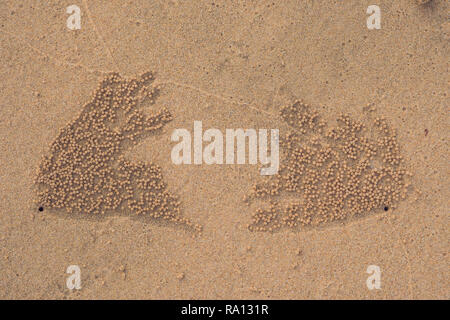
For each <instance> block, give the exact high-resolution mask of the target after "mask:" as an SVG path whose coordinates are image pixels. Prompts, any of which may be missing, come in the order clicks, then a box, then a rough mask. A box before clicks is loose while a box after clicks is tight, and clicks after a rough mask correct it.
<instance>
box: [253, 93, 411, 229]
mask: <svg viewBox="0 0 450 320" xmlns="http://www.w3.org/2000/svg"><path fill="white" fill-rule="evenodd" d="M280 115H281V117H282V119H283V120H284V121H285V122H286V123H287V124H288V125H289V127H290V128H291V131H290V132H289V133H288V134H286V135H285V136H284V137H283V138H281V139H280V150H281V159H280V170H279V172H278V174H277V175H275V176H273V177H270V178H267V180H264V181H262V182H258V183H256V184H255V185H254V186H253V189H252V190H251V191H250V193H249V194H248V195H247V196H246V197H244V201H246V202H247V203H248V204H250V203H252V202H256V200H257V199H265V200H267V201H268V203H269V204H268V205H267V206H263V207H260V208H258V209H256V212H255V213H254V214H253V216H252V221H251V223H250V224H249V226H248V228H249V229H250V230H252V231H275V230H278V229H280V228H283V227H288V228H296V227H301V226H317V225H321V224H326V223H330V222H332V221H339V220H346V219H348V218H350V217H355V216H361V215H364V214H368V213H373V212H377V211H389V210H391V209H392V208H394V207H395V206H396V205H397V203H398V202H399V201H401V200H402V199H404V198H405V197H406V195H407V192H408V186H409V183H408V182H407V181H408V176H409V175H410V174H409V173H408V172H407V171H406V170H405V167H404V161H403V158H402V156H401V154H400V147H399V145H398V142H397V138H396V133H395V131H394V130H393V129H392V128H391V127H390V126H389V124H388V122H387V120H386V119H384V118H381V117H379V118H376V119H372V121H366V122H363V121H360V120H356V119H353V118H352V117H351V116H350V115H348V114H341V115H340V116H339V117H338V118H337V119H336V120H337V121H336V123H337V125H336V126H334V127H328V125H327V123H326V122H325V121H324V120H322V119H321V117H320V114H319V112H318V111H316V110H315V109H314V108H313V107H311V106H309V105H307V104H305V103H303V102H301V101H297V102H295V103H293V104H292V105H289V106H286V107H283V108H281V110H280Z"/></svg>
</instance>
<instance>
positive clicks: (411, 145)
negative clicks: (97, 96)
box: [0, 0, 450, 299]
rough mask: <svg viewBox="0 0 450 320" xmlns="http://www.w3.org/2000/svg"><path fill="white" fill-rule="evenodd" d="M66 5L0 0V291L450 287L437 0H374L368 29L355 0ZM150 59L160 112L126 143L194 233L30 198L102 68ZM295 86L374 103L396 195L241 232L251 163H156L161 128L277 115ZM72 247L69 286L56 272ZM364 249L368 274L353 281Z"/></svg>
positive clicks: (342, 292)
mask: <svg viewBox="0 0 450 320" xmlns="http://www.w3.org/2000/svg"><path fill="white" fill-rule="evenodd" d="M19 3H20V4H19ZM274 3H275V4H274ZM72 4H74V3H73V2H72V1H52V4H51V5H48V4H45V2H36V1H20V2H17V1H2V2H1V3H0V41H1V44H0V52H1V54H0V58H1V64H2V69H1V75H0V79H1V82H0V85H1V91H0V92H1V95H0V99H1V100H0V124H1V125H0V137H1V138H0V152H1V157H0V159H1V162H0V187H1V189H0V197H1V198H0V272H1V277H0V298H6V299H13V298H20V299H27V298H42V299H50V298H57V299H78V298H83V299H86V298H87V299H91V298H147V299H157V298H163V299H164V298H167V299H174V298H186V299H189V298H194V299H197V298H219V299H222V298H235V299H240V298H252V299H260V298H262V299H265V298H269V299H299V298H325V299H329V298H333V299H335V298H345V299H347V298H358V299H360V298H362V299H389V298H395V299H406V298H414V299H424V298H434V299H448V298H449V297H450V295H449V278H448V269H449V258H448V255H447V252H448V241H449V232H448V226H449V220H448V211H447V210H448V203H449V201H448V198H449V196H450V195H449V181H448V180H449V179H448V177H449V171H448V157H449V152H448V138H449V137H448V127H449V118H448V103H449V99H448V80H449V79H448V61H447V60H448V56H449V50H448V43H449V32H450V27H449V22H448V2H447V1H444V0H436V1H432V2H431V3H430V4H427V5H425V6H418V5H416V4H415V2H414V1H411V0H401V1H394V2H393V1H384V0H383V1H378V3H377V4H378V5H379V6H380V8H381V10H382V28H381V30H372V31H371V30H368V29H367V28H366V17H367V14H366V9H367V6H368V5H371V4H373V3H372V2H369V1H356V0H352V1H338V3H337V4H335V3H334V2H330V1H314V2H310V1H283V4H282V5H281V4H278V3H277V2H273V1H217V0H215V1H214V4H213V2H212V1H208V2H206V1H205V2H202V1H192V2H189V1H166V0H164V1H151V2H148V1H139V2H131V1H127V2H125V1H118V0H114V1H107V2H104V1H102V2H100V1H78V3H77V4H78V5H79V6H80V8H81V10H82V28H81V30H79V31H69V30H68V29H67V28H66V23H65V20H66V18H67V16H68V15H67V14H66V13H65V8H66V7H67V6H69V5H72ZM148 69H150V70H153V71H155V72H156V76H157V81H159V82H160V83H162V90H161V96H160V98H159V99H158V102H157V104H158V105H159V106H167V107H168V108H169V109H170V110H171V111H172V113H173V114H174V120H173V121H172V122H170V123H168V124H167V126H166V127H164V129H163V133H162V134H161V135H157V136H154V137H150V138H148V139H147V140H146V141H145V142H144V143H142V144H141V145H139V146H138V147H136V148H135V149H134V150H133V151H132V152H129V155H128V156H129V158H130V159H133V160H145V161H148V162H155V163H157V164H159V165H161V166H162V169H163V173H164V176H165V179H166V181H167V182H168V184H169V189H170V190H171V191H172V192H174V193H176V194H178V195H179V197H180V198H181V200H182V206H183V207H184V215H185V216H186V217H188V218H189V219H192V221H195V222H196V223H200V224H202V225H203V229H204V231H203V233H202V235H201V236H198V237H192V233H190V232H188V231H186V230H183V229H182V228H178V227H176V226H175V227H174V226H172V225H165V224H160V223H152V222H148V221H143V220H142V219H133V218H130V217H127V216H124V215H120V213H118V214H117V215H113V216H106V217H86V218H81V217H79V216H76V217H73V216H70V215H68V214H64V213H62V212H56V213H50V212H48V211H44V212H43V213H39V212H38V211H37V208H36V207H35V205H34V203H33V199H34V198H35V194H34V187H33V184H32V182H33V177H34V174H35V170H36V168H37V166H38V164H39V163H40V160H41V157H42V155H43V154H45V153H46V152H47V151H48V144H49V143H51V142H52V141H53V140H54V139H55V137H56V135H57V133H58V130H59V129H60V128H62V127H63V126H65V125H66V124H67V123H68V122H69V121H71V120H72V119H74V117H75V116H76V115H77V114H78V113H79V111H80V109H81V107H82V105H83V104H84V103H85V102H86V101H87V100H88V99H89V95H90V93H91V91H92V90H93V89H94V88H95V86H96V85H97V82H98V81H99V80H100V79H101V78H102V77H103V73H105V72H108V71H113V70H115V71H120V72H121V73H122V74H124V75H129V76H135V75H137V74H139V73H140V72H142V71H145V70H148ZM295 98H301V99H303V100H304V101H305V102H307V103H309V104H311V105H315V106H320V105H326V106H327V107H328V108H329V110H330V111H329V113H328V116H329V118H330V119H333V117H335V116H336V115H337V114H338V113H339V112H341V111H344V112H349V113H351V114H353V115H355V116H358V115H359V114H360V113H361V112H362V109H363V107H364V106H365V105H367V104H368V103H374V106H375V108H376V111H375V113H376V114H377V115H383V116H385V117H386V118H387V119H388V120H389V121H390V122H391V123H392V125H393V126H394V127H395V128H397V130H398V140H399V143H400V145H401V147H402V152H403V155H404V157H405V161H406V164H407V168H408V170H409V171H411V172H413V173H414V177H413V185H414V189H413V191H412V192H411V193H410V195H409V197H408V199H407V200H406V201H404V202H401V203H400V205H399V208H398V209H396V210H395V211H394V212H389V213H388V214H387V215H384V214H381V215H380V214H376V215H371V216H370V217H367V218H364V219H359V220H355V221H350V222H344V223H340V224H334V225H331V226H326V227H319V228H313V229H310V230H307V231H302V230H300V231H292V230H282V231H280V232H276V233H273V234H272V233H252V232H249V231H248V230H247V229H246V224H247V223H249V222H250V218H251V210H249V208H248V207H247V206H246V205H245V204H244V203H243V202H242V197H243V196H244V195H245V194H246V193H247V192H248V190H249V189H250V187H251V185H252V184H253V183H254V182H255V181H256V179H258V178H259V175H258V171H257V168H256V167H255V166H249V165H244V166H201V167H196V166H193V165H192V166H175V165H173V164H172V163H171V162H170V151H171V146H172V145H173V144H172V143H171V142H170V134H171V132H172V131H173V130H174V129H175V128H191V127H192V125H193V121H194V120H202V121H203V126H204V127H205V128H209V127H214V128H219V129H221V130H224V129H225V128H237V127H249V128H276V127H277V128H280V130H281V131H283V130H285V129H287V128H286V126H285V124H283V122H282V121H281V120H280V119H279V117H277V116H276V114H277V113H278V110H279V107H280V106H281V105H284V104H286V103H289V102H292V101H293V99H295ZM258 110H260V111H258ZM261 111H264V112H261ZM267 113H269V114H267ZM270 114H273V115H275V116H270ZM299 252H300V254H299ZM71 264H77V265H79V266H80V267H81V272H82V289H81V290H79V291H76V290H75V291H74V292H70V291H69V290H68V289H67V288H66V286H65V281H66V277H67V276H68V275H67V274H66V273H65V271H66V268H67V266H68V265H71ZM372 264H374V265H378V266H380V268H381V271H382V280H381V281H382V289H381V290H373V291H369V290H368V289H367V287H366V283H365V282H366V278H367V276H368V274H366V268H367V267H368V266H369V265H372Z"/></svg>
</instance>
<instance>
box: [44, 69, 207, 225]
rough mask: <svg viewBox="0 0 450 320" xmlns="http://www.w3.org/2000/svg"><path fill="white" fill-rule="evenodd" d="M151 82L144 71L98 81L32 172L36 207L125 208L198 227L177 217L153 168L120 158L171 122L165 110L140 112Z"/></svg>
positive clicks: (149, 101)
mask: <svg viewBox="0 0 450 320" xmlns="http://www.w3.org/2000/svg"><path fill="white" fill-rule="evenodd" d="M152 82H153V75H152V73H151V72H146V73H144V74H142V75H141V76H140V77H138V78H136V79H125V78H122V77H121V76H120V75H119V74H117V73H112V74H110V75H108V76H106V77H105V78H104V79H103V80H102V81H101V82H100V83H99V85H98V88H97V89H96V90H95V91H94V93H93V95H92V98H91V100H90V101H89V102H88V103H86V104H85V105H84V106H83V108H82V111H81V113H80V115H79V116H78V117H77V118H76V119H74V120H73V121H71V122H70V123H69V124H67V125H66V126H65V127H64V128H63V129H62V130H61V131H60V133H59V135H58V137H57V138H56V139H55V141H54V142H53V143H52V144H51V146H50V150H49V152H48V154H47V155H45V156H44V158H43V160H42V162H41V164H40V166H39V168H38V172H37V176H36V180H35V183H36V185H37V187H38V192H37V195H38V203H39V206H40V207H41V208H45V209H63V210H66V211H67V212H69V213H76V212H77V213H83V214H105V213H109V212H113V211H117V210H124V209H127V210H128V211H130V212H132V213H134V214H136V215H146V216H150V217H152V218H155V219H163V220H168V221H171V222H175V223H177V224H183V225H186V226H189V227H192V228H194V229H197V230H198V229H200V227H199V226H198V225H195V224H193V223H191V222H190V221H189V220H188V219H186V218H183V217H182V216H181V213H180V202H179V201H178V199H177V197H176V196H175V195H173V194H172V193H170V192H169V191H168V190H167V188H166V184H165V182H164V180H163V176H162V172H161V168H160V167H159V166H157V165H156V164H153V163H144V162H130V161H129V160H127V159H126V158H125V157H124V152H125V151H126V150H127V149H129V148H130V147H132V146H133V145H135V144H137V143H138V142H139V141H140V140H142V139H143V138H145V137H146V136H148V135H150V134H155V133H158V131H159V130H160V129H161V128H163V127H164V125H165V124H166V123H168V122H169V121H171V120H172V114H171V113H170V112H169V110H167V109H166V108H161V109H159V110H158V111H153V113H151V114H150V115H146V114H144V112H143V111H142V107H143V106H144V105H153V104H154V102H155V99H156V96H157V88H155V87H154V86H152Z"/></svg>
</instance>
